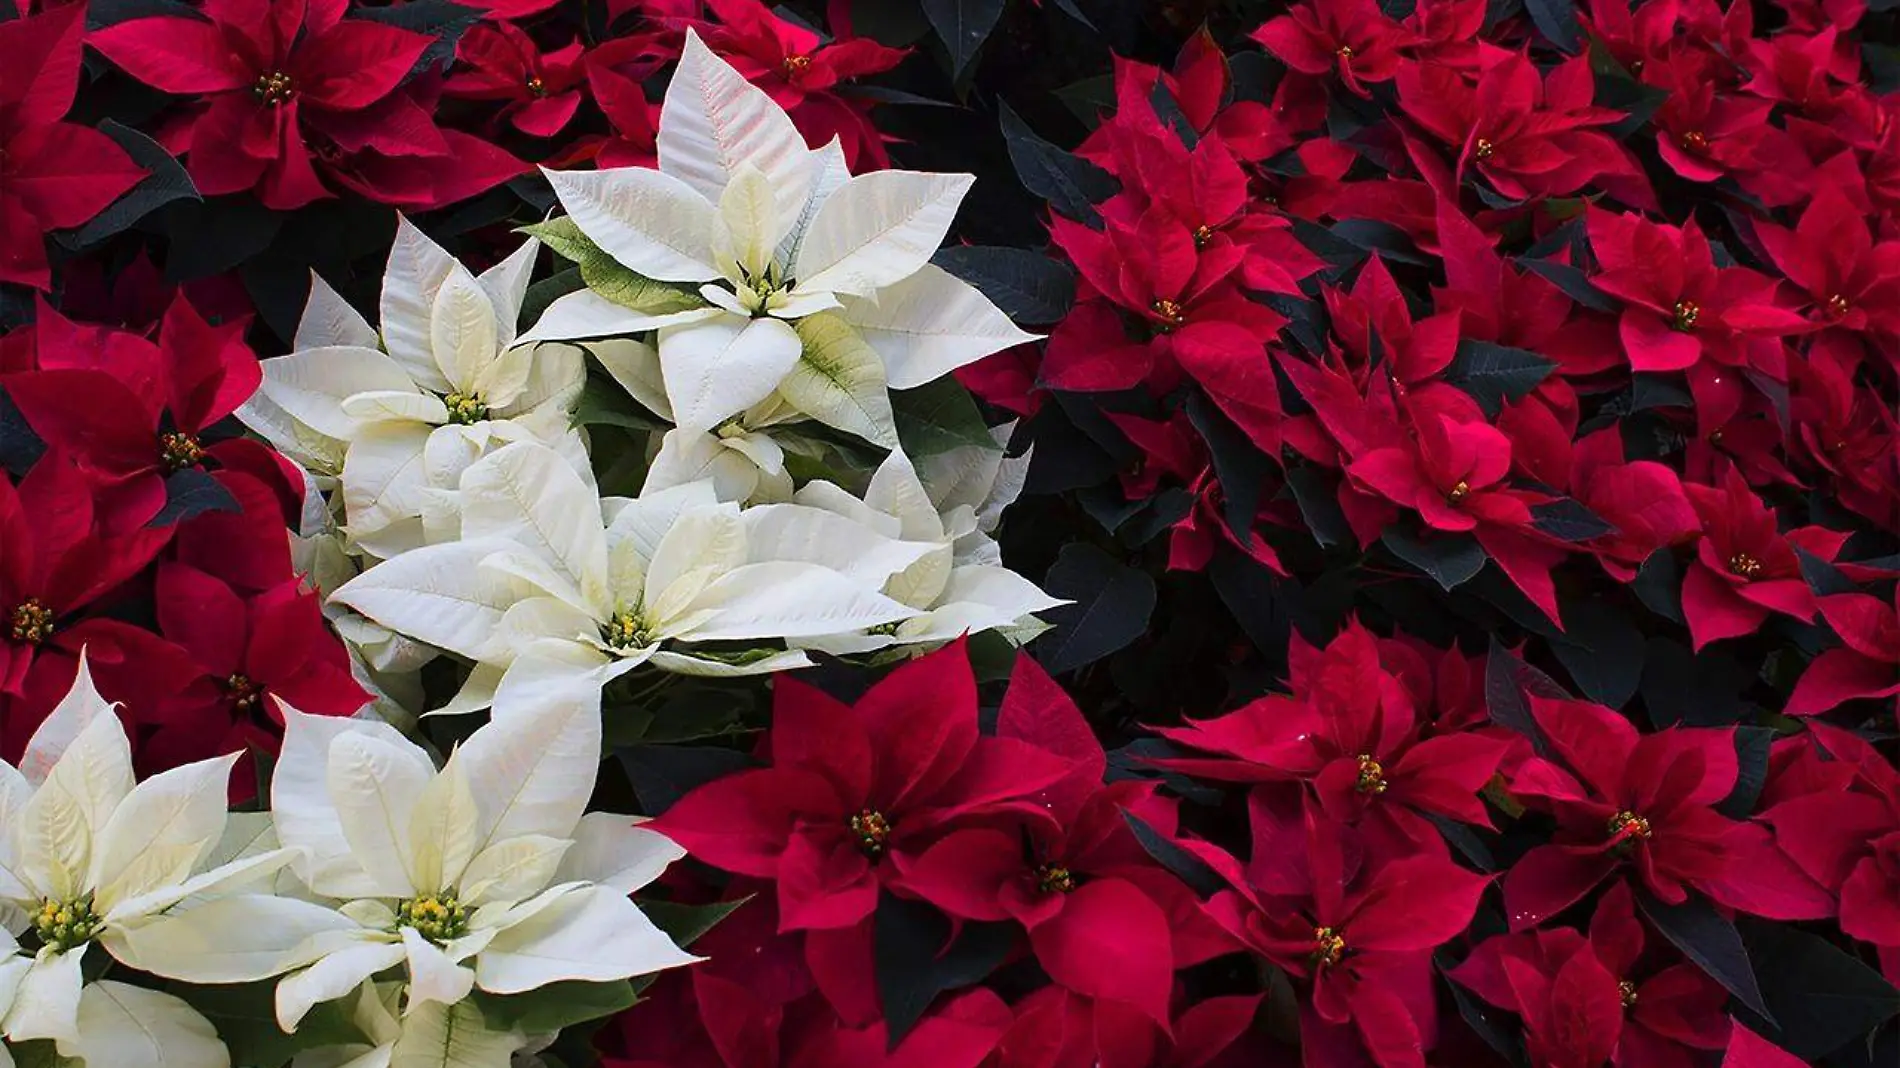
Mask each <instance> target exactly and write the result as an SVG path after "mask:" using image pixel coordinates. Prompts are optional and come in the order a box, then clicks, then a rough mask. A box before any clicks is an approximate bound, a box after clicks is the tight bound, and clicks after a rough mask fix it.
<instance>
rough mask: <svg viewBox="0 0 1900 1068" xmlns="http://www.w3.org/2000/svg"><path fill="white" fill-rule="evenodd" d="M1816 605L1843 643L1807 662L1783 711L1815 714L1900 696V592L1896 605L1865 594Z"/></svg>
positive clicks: (1840, 595)
mask: <svg viewBox="0 0 1900 1068" xmlns="http://www.w3.org/2000/svg"><path fill="white" fill-rule="evenodd" d="M1815 604H1816V605H1817V606H1818V607H1819V608H1820V609H1821V618H1823V619H1825V620H1827V625H1828V626H1829V627H1830V628H1832V629H1833V631H1834V633H1835V634H1836V635H1837V636H1838V637H1839V638H1840V639H1841V643H1842V645H1841V648H1838V649H1826V650H1823V651H1822V652H1821V655H1819V656H1817V657H1815V658H1814V660H1813V662H1811V663H1809V664H1808V669H1807V670H1806V671H1804V672H1802V673H1801V680H1800V681H1799V682H1797V683H1795V686H1794V692H1793V693H1791V694H1789V695H1788V703H1787V705H1785V706H1784V707H1783V708H1782V711H1783V712H1784V713H1786V714H1787V715H1790V716H1811V715H1814V714H1815V713H1817V712H1826V711H1827V710H1828V709H1830V708H1833V707H1834V706H1835V705H1838V704H1840V703H1841V702H1842V701H1851V700H1854V699H1856V698H1862V697H1892V696H1893V695H1895V694H1900V667H1896V666H1895V665H1900V588H1896V591H1895V594H1894V603H1893V604H1892V605H1888V604H1886V603H1883V602H1882V601H1881V600H1880V599H1879V598H1878V597H1871V596H1868V595H1867V594H1864V593H1837V594H1833V595H1830V596H1827V597H1819V598H1816V599H1815Z"/></svg>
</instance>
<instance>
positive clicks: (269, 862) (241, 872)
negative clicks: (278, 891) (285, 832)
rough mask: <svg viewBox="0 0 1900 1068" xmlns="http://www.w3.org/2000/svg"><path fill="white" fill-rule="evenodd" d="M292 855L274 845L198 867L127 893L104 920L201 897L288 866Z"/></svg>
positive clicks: (133, 916)
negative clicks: (188, 873)
mask: <svg viewBox="0 0 1900 1068" xmlns="http://www.w3.org/2000/svg"><path fill="white" fill-rule="evenodd" d="M295 859H297V853H296V851H295V850H291V849H274V850H271V851H270V852H267V853H257V854H253V855H251V856H247V857H240V858H238V859H237V860H234V861H231V862H230V863H228V864H221V865H219V866H218V867H215V868H211V869H209V870H207V871H201V872H199V873H198V874H196V875H194V876H192V877H191V878H189V879H186V880H184V881H183V882H179V883H172V884H170V885H168V886H160V887H158V888H157V889H155V890H151V891H148V892H146V893H144V894H141V895H139V896H138V897H128V898H126V899H124V900H122V901H120V902H119V903H118V904H116V905H114V906H113V907H112V909H111V911H109V912H107V913H106V922H107V923H117V922H118V921H120V920H136V919H138V918H140V917H144V916H150V915H152V914H154V913H157V912H161V911H163V910H165V909H168V908H171V907H172V906H173V905H176V904H178V903H179V902H180V901H183V900H185V899H186V898H191V897H202V896H204V895H208V894H213V893H216V892H219V891H224V890H227V889H229V888H232V887H237V886H242V885H244V884H246V883H248V882H251V881H253V880H255V879H258V878H261V877H263V876H266V875H271V874H273V873H275V872H276V871H277V870H278V869H280V868H284V867H288V866H289V864H290V862H291V861H293V860H295Z"/></svg>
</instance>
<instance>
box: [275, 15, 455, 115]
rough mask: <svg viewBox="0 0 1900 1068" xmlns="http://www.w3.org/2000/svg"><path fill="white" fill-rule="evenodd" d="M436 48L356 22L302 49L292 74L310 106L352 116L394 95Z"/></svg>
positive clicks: (422, 39)
mask: <svg viewBox="0 0 1900 1068" xmlns="http://www.w3.org/2000/svg"><path fill="white" fill-rule="evenodd" d="M430 43H431V42H430V38H428V37H427V36H425V35H423V34H420V33H413V32H411V31H409V30H401V29H397V28H396V27H394V26H385V25H383V24H381V23H377V22H371V21H369V20H367V19H350V20H346V21H343V22H339V23H337V24H336V25H335V26H334V27H332V28H330V29H329V30H326V31H324V32H323V33H320V34H318V35H316V36H315V37H313V38H311V39H309V40H306V41H303V42H301V43H299V44H298V45H297V47H296V49H295V51H293V52H292V54H291V64H292V68H293V69H292V70H291V72H290V73H291V77H292V78H294V79H296V81H297V90H298V92H299V93H301V94H302V95H303V96H305V97H307V98H309V101H310V103H312V104H315V105H318V106H320V107H326V108H333V109H335V110H337V111H352V110H355V109H356V108H365V107H368V106H369V105H371V104H374V103H375V102H376V101H378V100H381V99H382V98H383V97H385V96H388V95H389V94H390V93H391V92H394V91H395V88H396V86H398V85H400V84H402V80H403V79H404V78H405V77H407V76H408V75H409V71H410V70H411V69H412V68H413V67H415V65H416V60H418V59H421V58H422V53H424V52H426V51H428V49H429V45H430Z"/></svg>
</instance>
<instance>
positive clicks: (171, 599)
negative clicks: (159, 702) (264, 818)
mask: <svg viewBox="0 0 1900 1068" xmlns="http://www.w3.org/2000/svg"><path fill="white" fill-rule="evenodd" d="M156 593H157V601H158V628H159V631H160V632H161V633H163V634H164V635H165V637H167V638H169V639H171V640H172V641H174V642H176V643H177V644H178V645H180V646H181V647H183V648H184V649H185V651H186V652H188V653H189V654H191V658H192V660H193V661H195V663H196V666H197V668H198V670H199V671H200V672H201V673H202V674H201V675H200V677H199V678H198V679H197V680H195V681H194V682H193V683H192V684H191V686H190V687H188V688H187V689H185V691H184V692H182V693H180V694H178V695H177V696H176V697H174V698H171V699H169V700H167V701H166V702H165V711H164V715H163V716H162V718H160V721H159V725H158V730H157V731H156V732H155V733H154V734H153V735H152V737H151V738H150V739H149V740H148V741H147V742H146V745H145V750H144V752H145V755H146V757H147V759H148V760H151V761H152V762H153V764H152V766H153V767H155V768H165V767H176V766H178V765H179V764H184V763H189V762H190V761H193V760H202V759H204V758H206V757H209V756H214V755H217V754H220V753H231V752H245V751H247V750H251V749H256V750H261V751H263V752H266V753H270V754H272V755H275V754H276V752H277V747H278V744H279V743H280V742H281V741H282V738H283V730H284V724H283V712H282V711H281V709H280V708H279V707H278V702H279V701H281V702H283V703H284V704H287V705H289V706H290V707H292V708H295V709H296V710H297V711H299V712H304V713H308V714H310V715H316V716H349V715H353V714H355V712H356V711H357V710H358V709H360V708H362V707H363V705H364V704H365V703H367V702H368V701H369V694H368V692H367V691H365V690H364V689H363V688H362V687H361V686H360V685H358V684H357V682H356V680H355V678H353V677H352V676H351V674H350V661H349V656H348V654H347V653H345V652H344V650H343V646H342V644H341V643H339V642H338V641H337V640H336V639H335V638H334V637H333V636H332V635H331V634H330V632H329V629H328V627H327V626H326V625H325V623H324V620H323V610H322V600H321V598H320V597H319V596H318V595H316V594H315V593H312V592H309V591H307V590H304V589H303V588H302V587H301V586H300V584H299V582H298V581H297V580H296V579H291V580H289V581H286V582H284V583H282V584H280V585H278V586H277V587H275V588H273V589H269V590H266V591H264V592H263V593H259V594H255V595H252V596H250V597H248V598H247V597H242V596H240V595H239V594H238V592H237V591H235V590H233V589H232V588H231V587H230V586H228V585H226V584H225V583H223V582H221V581H219V580H218V579H216V578H213V577H212V576H210V575H207V574H205V573H204V572H202V571H199V570H197V569H196V568H193V567H189V566H187V565H185V564H179V563H170V562H167V563H164V564H161V565H159V568H158V579H157V582H156ZM253 771H254V769H253V768H251V766H250V763H249V762H248V761H246V762H245V763H244V768H243V770H242V771H241V772H240V773H239V774H237V775H235V776H233V778H232V782H231V791H232V800H233V801H244V800H248V799H249V797H250V795H251V794H252V793H253V792H254V791H255V789H256V781H255V779H254V778H253V775H252V772H253Z"/></svg>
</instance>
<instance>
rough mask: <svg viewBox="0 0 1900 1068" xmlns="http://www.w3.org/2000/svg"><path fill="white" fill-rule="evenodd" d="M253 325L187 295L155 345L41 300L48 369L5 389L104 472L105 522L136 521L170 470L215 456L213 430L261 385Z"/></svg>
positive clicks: (146, 514) (60, 441)
mask: <svg viewBox="0 0 1900 1068" xmlns="http://www.w3.org/2000/svg"><path fill="white" fill-rule="evenodd" d="M245 325H246V324H245V323H244V322H243V321H239V322H234V323H226V324H223V325H219V326H212V325H210V324H209V323H206V322H205V321H204V319H203V318H201V317H200V316H199V315H198V313H197V311H196V310H195V309H193V308H192V306H191V304H190V303H189V302H188V301H186V300H185V299H184V298H183V297H179V298H176V299H174V300H173V301H172V303H171V306H170V307H169V308H168V309H166V312H165V316H164V319H163V320H162V321H161V322H160V325H159V330H158V341H157V343H156V344H154V343H153V342H150V341H147V340H146V339H144V338H142V337H139V336H138V335H136V334H132V333H128V332H125V331H117V330H111V329H109V328H104V327H89V326H77V325H75V324H73V323H70V322H67V321H66V320H64V319H63V318H61V317H59V316H57V315H54V314H51V313H50V311H48V310H45V309H43V314H42V316H41V318H40V321H39V322H38V324H37V325H36V332H37V336H38V341H39V354H38V361H39V368H40V369H39V370H38V371H35V372H31V373H28V374H21V375H13V376H9V377H8V378H7V379H6V380H5V385H6V389H7V392H8V394H9V395H11V396H12V398H13V401H14V403H15V404H16V405H18V406H19V409H20V412H21V414H22V415H24V416H25V417H26V421H27V423H28V424H30V425H31V426H32V427H33V430H34V431H35V432H36V433H37V434H39V436H40V437H41V438H43V439H44V440H45V441H47V442H48V443H49V444H52V445H55V446H58V447H60V448H62V449H64V450H66V451H67V452H68V453H69V454H70V455H72V456H73V457H75V458H76V459H77V460H78V461H79V463H80V464H81V465H82V466H84V467H85V468H86V469H87V470H88V471H89V472H93V473H96V474H97V475H98V477H99V479H100V480H101V483H102V486H103V487H104V489H105V495H104V496H103V498H102V500H101V508H100V511H101V515H100V520H101V522H102V523H103V524H104V525H105V526H107V527H108V528H109V529H111V530H115V531H123V530H130V529H133V528H135V527H138V526H141V525H143V524H144V523H146V522H147V521H148V520H150V519H152V517H153V516H155V515H156V514H157V513H158V511H159V509H160V508H161V507H163V506H164V503H165V499H166V489H165V479H166V477H167V476H168V475H173V474H176V473H178V472H181V471H184V470H187V469H194V468H199V467H201V466H202V464H203V463H204V461H205V459H206V458H207V456H211V457H213V458H215V456H216V453H217V450H218V448H219V447H218V446H216V445H211V446H207V445H206V444H205V442H204V440H203V435H204V433H205V431H206V430H208V429H210V428H211V427H212V425H213V424H215V423H217V422H218V421H219V420H221V419H223V418H225V417H226V416H228V415H230V414H231V413H232V412H234V411H236V410H237V407H238V405H239V404H242V403H243V402H244V401H245V400H246V399H247V398H249V397H250V395H251V394H252V393H253V392H255V391H256V390H257V385H258V382H259V381H260V380H261V379H262V372H261V371H260V370H259V367H258V363H257V357H256V356H255V355H253V354H252V352H251V350H250V348H249V347H248V346H247V345H245V343H244V327H245Z"/></svg>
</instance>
